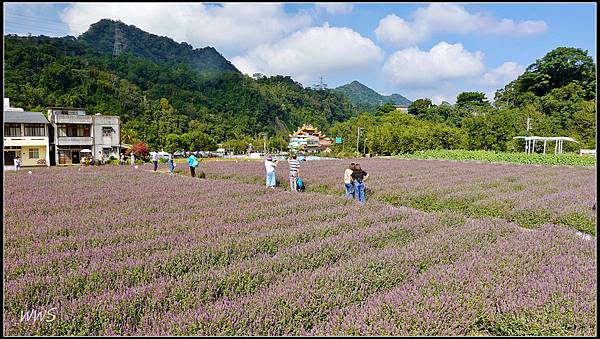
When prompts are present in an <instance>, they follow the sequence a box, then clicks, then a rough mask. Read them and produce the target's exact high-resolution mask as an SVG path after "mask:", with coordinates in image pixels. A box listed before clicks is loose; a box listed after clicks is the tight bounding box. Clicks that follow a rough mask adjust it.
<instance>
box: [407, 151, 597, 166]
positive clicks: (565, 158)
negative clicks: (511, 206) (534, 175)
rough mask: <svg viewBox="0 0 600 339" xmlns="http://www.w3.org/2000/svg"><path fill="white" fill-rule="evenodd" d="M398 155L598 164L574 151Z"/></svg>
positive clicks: (421, 152) (535, 162) (539, 163)
mask: <svg viewBox="0 0 600 339" xmlns="http://www.w3.org/2000/svg"><path fill="white" fill-rule="evenodd" d="M398 156H399V157H401V158H412V159H441V160H444V159H445V160H473V161H487V162H508V163H519V164H538V165H564V166H596V157H593V156H580V155H578V154H574V153H563V154H559V155H554V154H540V153H534V154H526V153H509V152H494V151H468V150H428V151H420V152H415V153H412V154H402V155H398Z"/></svg>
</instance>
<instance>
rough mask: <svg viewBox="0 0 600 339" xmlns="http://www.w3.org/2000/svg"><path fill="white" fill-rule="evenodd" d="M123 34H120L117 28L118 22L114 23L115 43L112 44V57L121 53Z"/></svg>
mask: <svg viewBox="0 0 600 339" xmlns="http://www.w3.org/2000/svg"><path fill="white" fill-rule="evenodd" d="M123 45H124V43H123V33H122V32H121V29H120V28H119V22H118V21H117V22H115V43H114V47H113V56H118V55H119V54H121V52H123V47H124V46H123Z"/></svg>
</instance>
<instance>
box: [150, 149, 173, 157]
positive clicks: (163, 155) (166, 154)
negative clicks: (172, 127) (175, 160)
mask: <svg viewBox="0 0 600 339" xmlns="http://www.w3.org/2000/svg"><path fill="white" fill-rule="evenodd" d="M154 154H156V155H157V157H158V158H159V159H169V153H167V152H162V151H161V152H158V153H157V152H150V157H152V156H154Z"/></svg>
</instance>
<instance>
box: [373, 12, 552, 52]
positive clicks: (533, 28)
mask: <svg viewBox="0 0 600 339" xmlns="http://www.w3.org/2000/svg"><path fill="white" fill-rule="evenodd" d="M547 29H548V26H547V25H546V23H545V22H544V21H531V20H527V21H519V22H516V23H515V22H514V21H513V20H511V19H497V18H494V17H492V16H489V15H486V14H482V13H475V14H471V13H469V12H468V11H467V10H466V9H465V8H464V7H463V6H461V5H455V4H441V3H433V4H430V5H429V6H428V7H423V8H419V9H417V10H416V11H415V12H414V13H413V14H412V21H406V20H404V19H402V18H399V17H398V16H396V15H395V14H390V15H387V16H386V17H384V18H383V19H381V20H380V21H379V25H378V26H377V28H376V29H375V35H376V36H377V39H378V40H379V41H381V42H385V43H389V44H392V45H394V46H396V47H406V46H412V45H416V44H418V43H420V42H423V41H426V40H427V39H429V38H430V37H431V36H432V35H433V34H435V33H442V32H443V33H455V34H470V33H478V34H507V35H513V36H527V35H534V34H538V33H542V32H545V31H546V30H547Z"/></svg>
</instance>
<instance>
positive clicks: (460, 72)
mask: <svg viewBox="0 0 600 339" xmlns="http://www.w3.org/2000/svg"><path fill="white" fill-rule="evenodd" d="M482 59H483V54H482V53H481V52H479V51H477V52H474V53H471V52H469V51H467V50H466V49H464V48H463V46H462V44H454V45H452V44H448V43H447V42H444V41H442V42H440V43H438V44H437V45H435V46H433V47H432V48H431V49H430V50H429V51H421V50H419V48H417V47H411V48H407V49H403V50H400V51H397V52H395V53H394V54H392V55H391V56H390V57H389V58H388V60H387V61H386V62H385V64H384V66H383V71H384V73H385V75H386V76H387V77H388V78H389V80H390V81H391V82H393V83H395V84H399V85H409V86H412V87H422V88H435V87H438V86H439V82H441V81H446V80H451V79H459V78H468V77H473V76H477V75H481V74H482V73H483V72H484V70H485V67H484V65H483V62H482Z"/></svg>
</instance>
